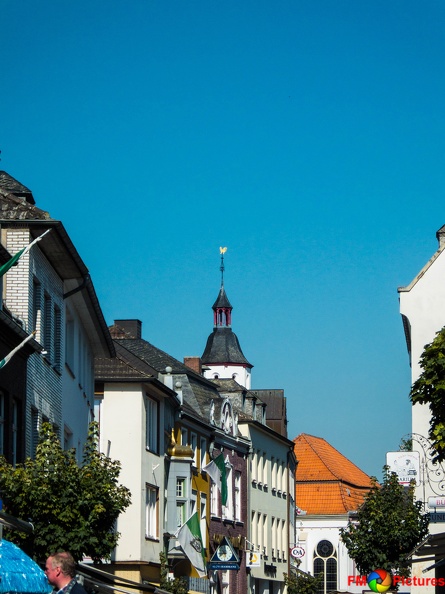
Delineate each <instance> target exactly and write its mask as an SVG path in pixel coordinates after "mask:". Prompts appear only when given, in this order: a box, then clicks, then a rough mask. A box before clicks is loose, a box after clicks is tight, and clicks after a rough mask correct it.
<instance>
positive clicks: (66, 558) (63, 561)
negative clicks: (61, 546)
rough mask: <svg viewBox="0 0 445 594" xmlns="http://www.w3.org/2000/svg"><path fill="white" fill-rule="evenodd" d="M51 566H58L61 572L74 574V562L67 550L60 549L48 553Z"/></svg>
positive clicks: (72, 575)
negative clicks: (57, 551) (51, 553)
mask: <svg viewBox="0 0 445 594" xmlns="http://www.w3.org/2000/svg"><path fill="white" fill-rule="evenodd" d="M50 557H51V559H52V564H53V567H60V570H61V571H62V573H63V574H65V575H69V576H70V577H72V578H73V577H74V576H75V575H76V562H75V561H74V558H73V556H72V555H71V553H68V551H61V552H59V553H54V554H53V555H50Z"/></svg>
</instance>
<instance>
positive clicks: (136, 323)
mask: <svg viewBox="0 0 445 594" xmlns="http://www.w3.org/2000/svg"><path fill="white" fill-rule="evenodd" d="M114 325H115V326H117V327H118V328H119V330H123V331H124V333H125V337H122V338H141V334H142V322H141V320H114Z"/></svg>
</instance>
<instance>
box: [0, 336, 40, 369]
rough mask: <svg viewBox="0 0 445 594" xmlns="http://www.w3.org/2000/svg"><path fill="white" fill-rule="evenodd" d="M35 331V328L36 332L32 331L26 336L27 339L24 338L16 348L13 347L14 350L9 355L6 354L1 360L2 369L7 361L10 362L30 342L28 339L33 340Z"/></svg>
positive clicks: (0, 366)
mask: <svg viewBox="0 0 445 594" xmlns="http://www.w3.org/2000/svg"><path fill="white" fill-rule="evenodd" d="M35 333H36V331H35V330H34V332H31V334H30V335H29V336H27V337H26V338H25V340H23V341H22V342H21V343H20V344H19V345H18V346H16V347H15V349H12V351H11V352H10V353H9V355H6V357H5V358H4V359H2V360H1V361H0V369H1V368H2V367H4V366H5V365H6V363H9V361H10V360H11V359H12V358H13V356H14V355H15V354H16V352H17V351H19V350H20V349H21V348H22V347H23V346H24V345H25V344H26V343H27V342H28V340H31V338H34V334H35Z"/></svg>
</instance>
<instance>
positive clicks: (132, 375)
mask: <svg viewBox="0 0 445 594" xmlns="http://www.w3.org/2000/svg"><path fill="white" fill-rule="evenodd" d="M114 345H115V349H116V357H115V358H113V359H105V358H97V359H96V360H95V363H94V373H95V377H96V379H97V380H98V381H106V380H119V379H127V380H128V379H134V380H141V381H142V380H143V379H144V378H150V377H156V375H157V373H156V371H155V370H154V369H153V368H152V367H150V366H149V365H147V363H145V362H144V361H141V359H139V357H135V356H134V355H133V353H131V352H130V351H128V350H127V349H126V348H125V347H123V346H122V345H120V344H118V343H116V342H115V343H114Z"/></svg>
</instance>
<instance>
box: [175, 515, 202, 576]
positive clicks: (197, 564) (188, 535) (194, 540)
mask: <svg viewBox="0 0 445 594" xmlns="http://www.w3.org/2000/svg"><path fill="white" fill-rule="evenodd" d="M177 539H178V540H179V544H180V545H181V548H182V550H183V551H184V553H185V555H186V556H187V557H188V559H189V561H190V563H191V564H192V565H193V567H194V568H195V569H196V571H197V572H198V575H199V577H203V576H205V575H206V573H207V572H206V558H205V552H204V545H203V544H202V536H201V527H200V525H199V518H198V512H195V513H194V514H193V516H191V518H189V519H188V520H187V522H186V523H185V524H183V525H182V526H181V528H180V529H179V532H178V534H177Z"/></svg>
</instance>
